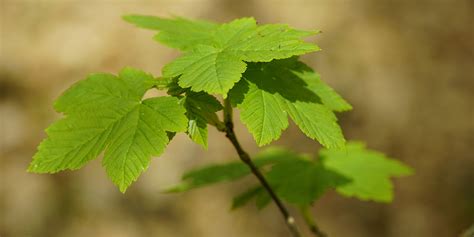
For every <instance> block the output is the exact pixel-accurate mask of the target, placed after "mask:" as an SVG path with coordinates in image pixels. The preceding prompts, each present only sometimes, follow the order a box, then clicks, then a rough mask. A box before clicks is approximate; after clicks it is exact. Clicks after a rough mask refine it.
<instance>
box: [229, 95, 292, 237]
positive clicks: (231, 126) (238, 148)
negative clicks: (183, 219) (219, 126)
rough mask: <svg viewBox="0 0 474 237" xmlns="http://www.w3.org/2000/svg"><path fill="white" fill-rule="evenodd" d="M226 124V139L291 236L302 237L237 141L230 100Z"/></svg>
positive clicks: (286, 210) (288, 213)
mask: <svg viewBox="0 0 474 237" xmlns="http://www.w3.org/2000/svg"><path fill="white" fill-rule="evenodd" d="M224 124H225V130H224V131H223V132H225V134H226V137H227V138H228V139H229V140H230V142H231V143H232V145H233V146H234V148H235V150H236V151H237V154H238V155H239V158H240V160H242V162H244V163H245V164H246V165H247V166H248V167H249V168H250V170H251V171H252V173H253V175H254V176H255V177H257V179H258V180H259V181H260V184H261V185H262V186H263V188H265V190H266V191H267V192H268V194H269V195H270V197H271V198H272V200H273V202H274V203H275V204H276V205H277V207H278V209H279V210H280V212H281V214H282V215H283V218H284V219H285V223H286V225H287V226H288V228H289V230H290V232H291V234H292V235H293V236H294V237H300V236H301V234H300V232H299V230H298V227H297V226H296V223H295V219H294V218H293V217H292V216H291V214H290V212H289V211H288V209H287V208H286V207H285V205H284V204H283V202H282V201H281V200H280V199H279V198H278V196H277V195H276V194H275V191H273V189H272V187H271V186H270V185H269V184H268V181H267V180H266V179H265V177H264V176H263V174H262V173H261V172H260V170H259V169H258V167H257V166H256V165H255V164H254V163H253V162H252V159H251V158H250V156H249V154H248V153H247V152H246V151H245V150H244V149H243V148H242V146H241V145H240V143H239V141H238V140H237V137H236V136H235V132H234V123H233V120H232V106H231V104H230V101H229V100H228V99H225V100H224Z"/></svg>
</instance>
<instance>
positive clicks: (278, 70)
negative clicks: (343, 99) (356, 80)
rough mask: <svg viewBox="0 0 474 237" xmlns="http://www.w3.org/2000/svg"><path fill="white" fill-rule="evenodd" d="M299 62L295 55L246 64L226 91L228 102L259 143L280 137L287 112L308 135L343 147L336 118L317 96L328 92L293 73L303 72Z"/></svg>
mask: <svg viewBox="0 0 474 237" xmlns="http://www.w3.org/2000/svg"><path fill="white" fill-rule="evenodd" d="M301 65H302V63H300V62H298V61H297V59H295V58H290V59H284V60H274V61H272V62H269V63H252V64H249V65H248V69H247V71H246V72H245V73H244V75H243V78H244V79H243V80H242V81H240V82H239V83H238V84H237V85H236V86H235V87H234V88H233V89H232V90H231V91H230V92H229V97H230V100H231V102H232V104H233V105H234V106H237V107H238V108H239V109H240V111H241V120H242V122H243V123H244V124H245V125H246V126H247V128H248V129H249V131H250V132H251V133H252V135H253V137H254V138H255V141H256V142H257V144H258V145H259V146H262V145H265V144H268V143H269V142H271V141H273V140H276V139H278V138H279V137H280V135H281V133H282V131H283V130H285V129H286V128H287V127H288V122H287V120H288V118H287V116H288V115H289V116H290V117H291V118H292V119H293V121H294V122H295V123H296V124H297V125H298V127H299V128H300V129H301V130H302V131H303V132H304V133H305V134H306V135H307V136H308V137H310V138H312V139H315V140H317V141H319V142H320V143H321V144H322V145H324V146H326V147H330V148H331V147H334V148H340V147H343V146H344V142H345V139H344V137H343V135H342V131H341V129H340V127H339V125H338V124H337V118H336V116H335V115H334V113H333V112H332V111H331V108H329V107H328V106H327V105H326V104H324V103H323V100H322V99H321V97H324V96H327V95H328V94H327V93H323V94H320V93H319V91H318V90H315V87H317V86H314V85H313V87H310V86H309V83H308V82H307V81H308V80H311V78H310V79H308V78H301V77H300V74H297V73H295V72H299V73H301V72H307V71H302V70H305V69H304V68H303V67H301ZM308 73H309V72H308Z"/></svg>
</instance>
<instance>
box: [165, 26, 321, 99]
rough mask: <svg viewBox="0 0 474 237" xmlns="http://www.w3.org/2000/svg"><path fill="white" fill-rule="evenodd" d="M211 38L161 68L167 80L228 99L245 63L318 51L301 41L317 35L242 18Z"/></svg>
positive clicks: (219, 30)
mask: <svg viewBox="0 0 474 237" xmlns="http://www.w3.org/2000/svg"><path fill="white" fill-rule="evenodd" d="M212 32H213V33H212V34H213V38H212V40H209V41H208V42H205V43H201V44H200V45H195V47H194V48H193V50H191V51H188V52H186V53H185V54H184V55H183V56H181V57H179V58H177V59H176V60H174V61H173V62H171V63H170V64H168V65H166V66H165V67H164V68H163V75H164V76H166V77H176V76H180V77H179V85H180V86H182V87H191V90H193V91H196V92H199V91H205V92H208V93H217V94H222V95H223V96H226V95H227V92H228V91H229V90H230V89H231V88H232V87H233V86H234V84H235V83H236V82H238V81H239V80H240V78H241V76H242V73H243V72H244V71H245V69H246V64H245V63H244V61H246V62H268V61H271V60H273V59H281V58H288V57H291V56H294V55H301V54H305V53H308V52H312V51H316V50H319V48H318V47H317V46H316V45H314V44H309V43H306V42H304V41H302V40H301V38H302V37H306V36H308V35H311V34H316V33H317V32H305V31H298V30H294V29H291V28H289V27H288V26H287V25H281V24H276V25H263V26H257V24H256V22H255V19H253V18H242V19H237V20H234V21H232V22H229V23H226V24H223V25H221V26H219V27H218V28H217V29H215V30H214V29H213V30H212Z"/></svg>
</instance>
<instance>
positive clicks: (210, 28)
mask: <svg viewBox="0 0 474 237" xmlns="http://www.w3.org/2000/svg"><path fill="white" fill-rule="evenodd" d="M123 18H124V20H126V21H128V22H130V23H132V24H134V25H136V26H138V27H141V28H145V29H151V30H159V31H160V33H158V34H157V35H156V36H155V37H154V39H155V40H157V41H158V42H161V43H163V44H165V45H168V46H171V47H173V48H178V49H181V50H184V51H186V50H190V49H192V48H194V47H195V46H196V45H199V44H207V43H208V42H209V41H212V38H213V32H214V31H215V30H216V29H217V27H218V25H217V24H215V23H212V22H207V21H202V20H188V19H185V18H181V17H175V18H172V19H164V18H160V17H155V16H141V15H128V16H124V17H123Z"/></svg>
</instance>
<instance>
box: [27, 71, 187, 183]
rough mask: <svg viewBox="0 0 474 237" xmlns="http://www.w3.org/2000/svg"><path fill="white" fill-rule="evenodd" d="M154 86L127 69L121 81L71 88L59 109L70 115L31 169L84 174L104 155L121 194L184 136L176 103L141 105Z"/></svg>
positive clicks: (94, 78)
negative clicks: (175, 135) (172, 139)
mask: <svg viewBox="0 0 474 237" xmlns="http://www.w3.org/2000/svg"><path fill="white" fill-rule="evenodd" d="M153 85H154V79H153V77H152V76H150V75H149V74H146V73H144V72H141V71H139V70H136V69H131V68H126V69H124V70H122V71H121V72H120V74H119V77H116V76H114V75H111V74H93V75H91V76H89V77H88V78H87V79H86V80H83V81H80V82H78V83H76V84H75V85H73V86H72V87H71V88H70V89H68V90H67V91H66V92H65V93H64V94H63V95H62V96H61V97H60V98H59V99H58V100H57V101H56V104H55V108H56V110H57V111H58V112H63V113H64V114H66V116H65V117H64V118H62V119H60V120H59V121H57V122H55V123H53V124H52V125H51V126H50V127H49V128H48V129H47V130H46V133H47V134H48V138H46V139H45V140H44V141H43V142H42V143H41V144H40V146H39V147H38V152H37V153H36V154H35V156H34V157H33V161H32V162H31V165H30V167H29V170H30V171H32V172H37V173H55V172H58V171H61V170H65V169H79V168H81V167H82V166H83V165H84V164H86V163H87V161H89V160H91V159H94V158H96V157H97V156H98V155H99V154H100V153H101V152H102V151H104V150H105V155H104V160H103V165H104V167H105V169H106V171H107V174H108V175H109V177H110V178H111V179H112V181H113V182H114V183H115V184H116V185H117V186H118V187H119V188H120V190H121V191H122V192H124V191H125V190H126V188H127V187H128V186H129V185H130V184H131V183H132V182H133V181H135V180H136V179H137V178H138V176H139V175H140V174H141V173H142V172H143V171H144V170H145V169H146V168H147V167H148V165H149V162H150V158H151V156H158V155H160V154H161V153H162V152H163V150H164V147H165V146H166V144H167V143H168V141H169V139H168V135H167V132H178V131H185V130H186V124H187V119H186V116H185V115H184V113H185V110H184V108H183V107H182V106H181V105H180V104H179V101H178V99H177V98H173V97H159V98H150V99H146V100H143V101H142V100H141V98H142V97H143V95H144V93H145V91H146V90H147V89H149V88H150V87H152V86H153Z"/></svg>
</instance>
